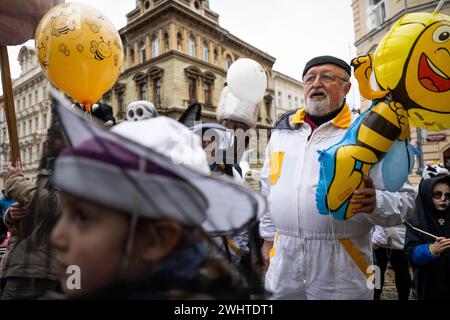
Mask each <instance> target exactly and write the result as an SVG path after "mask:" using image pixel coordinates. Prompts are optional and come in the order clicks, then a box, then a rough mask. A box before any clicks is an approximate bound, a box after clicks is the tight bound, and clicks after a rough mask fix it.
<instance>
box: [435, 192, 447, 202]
mask: <svg viewBox="0 0 450 320" xmlns="http://www.w3.org/2000/svg"><path fill="white" fill-rule="evenodd" d="M442 196H444V197H445V199H444V200H447V201H450V193H448V192H446V193H443V192H442V191H434V192H433V199H436V200H441V199H442Z"/></svg>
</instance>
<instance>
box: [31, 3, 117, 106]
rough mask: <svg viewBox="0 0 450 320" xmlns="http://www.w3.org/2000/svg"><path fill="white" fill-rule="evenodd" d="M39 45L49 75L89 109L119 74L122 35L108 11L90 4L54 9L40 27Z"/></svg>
mask: <svg viewBox="0 0 450 320" xmlns="http://www.w3.org/2000/svg"><path fill="white" fill-rule="evenodd" d="M35 46H36V52H37V54H38V61H39V65H40V67H41V69H42V71H43V72H44V74H45V75H46V76H47V78H48V79H49V80H50V81H51V82H52V83H53V85H55V86H56V87H58V88H59V89H60V90H62V91H64V92H65V93H66V94H68V95H69V96H70V97H72V98H73V99H74V100H76V101H77V102H79V103H81V104H84V105H85V106H86V108H87V109H88V110H90V106H91V105H92V104H93V103H96V102H97V101H98V100H99V99H100V98H101V97H102V95H103V94H104V93H105V92H106V91H108V90H109V89H110V88H111V87H112V86H113V85H114V83H115V82H116V81H117V78H118V77H119V73H120V66H121V64H122V60H123V53H122V41H121V39H120V36H119V34H118V32H117V31H116V29H115V28H114V25H113V24H112V23H111V22H110V21H109V20H108V19H107V18H106V16H105V15H104V14H102V13H101V12H100V11H98V10H97V9H94V8H92V7H90V6H88V5H85V4H80V3H64V4H60V5H58V6H56V7H53V8H52V9H50V10H49V11H48V12H47V13H46V14H45V15H44V16H43V17H42V19H41V21H40V22H39V25H38V27H37V29H36V33H35Z"/></svg>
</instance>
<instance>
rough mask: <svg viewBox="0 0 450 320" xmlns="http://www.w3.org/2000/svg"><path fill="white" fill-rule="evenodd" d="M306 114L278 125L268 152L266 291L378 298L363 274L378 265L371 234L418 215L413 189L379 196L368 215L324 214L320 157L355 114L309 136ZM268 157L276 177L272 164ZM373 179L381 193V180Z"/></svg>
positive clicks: (284, 295)
mask: <svg viewBox="0 0 450 320" xmlns="http://www.w3.org/2000/svg"><path fill="white" fill-rule="evenodd" d="M302 112H303V111H302V110H301V109H300V110H298V111H297V112H296V114H295V115H294V114H293V113H291V114H288V115H286V116H285V117H284V118H281V119H280V120H279V121H278V122H277V125H276V128H275V129H274V130H273V132H272V136H271V138H270V141H269V144H268V146H267V150H266V162H265V164H264V167H263V172H262V192H263V194H264V195H266V197H267V200H268V209H267V211H266V213H265V214H264V215H263V217H262V218H261V222H260V234H261V237H263V238H264V239H266V240H274V247H273V249H272V251H271V261H270V266H269V269H268V271H267V273H266V289H267V290H269V291H270V292H272V293H273V296H272V297H273V298H274V299H373V291H372V290H371V289H369V287H368V286H367V275H366V274H364V273H363V272H362V271H361V270H362V269H363V267H364V268H366V266H368V265H372V264H373V261H372V249H371V230H372V228H373V226H374V225H376V224H378V225H382V226H392V225H398V224H400V223H402V221H403V218H404V217H405V216H406V215H407V214H408V213H409V212H410V211H412V210H413V205H414V192H413V188H412V186H411V185H410V184H409V183H407V184H405V185H404V186H403V187H402V189H401V190H400V191H399V192H388V191H381V190H377V191H376V200H377V205H376V209H375V210H374V211H373V212H372V213H371V214H357V215H355V216H353V217H352V218H351V219H349V220H345V221H338V220H335V219H334V218H333V217H332V216H330V215H321V214H319V213H318V211H317V209H316V202H315V197H316V188H317V184H318V179H319V168H320V165H319V161H318V152H317V151H319V150H323V149H326V148H328V147H330V146H332V145H334V144H336V143H338V142H339V141H340V140H341V138H342V137H343V136H344V134H345V132H346V130H347V128H348V127H349V126H350V124H351V123H352V122H353V121H354V120H355V119H356V117H357V115H354V114H351V112H350V110H349V109H348V107H347V106H345V107H344V109H343V110H342V111H341V112H340V113H339V114H338V115H337V116H336V117H335V118H334V119H333V120H331V121H329V122H327V123H324V124H322V125H321V126H319V127H318V128H316V129H315V130H314V132H312V134H311V131H312V129H311V127H310V126H309V125H308V124H307V123H303V121H302V120H303V117H302ZM303 113H304V112H303ZM292 122H297V124H295V125H293V124H292ZM308 137H309V138H308ZM277 152H281V153H282V154H283V156H279V155H280V153H278V154H277ZM271 156H272V171H274V172H270V170H271V168H270V164H269V161H267V159H268V158H270V157H271ZM281 158H282V161H279V162H280V163H279V164H278V167H277V165H275V166H274V163H273V161H274V159H281ZM277 168H278V169H277ZM375 172H377V173H376V175H378V174H379V170H378V171H377V170H372V172H371V175H372V174H374V173H375ZM276 173H279V175H278V174H276ZM278 176H279V177H278ZM277 177H278V179H277ZM373 180H374V183H375V185H376V187H377V189H378V188H379V187H380V186H379V183H378V185H377V182H379V181H380V180H381V179H380V177H379V176H375V177H373ZM271 182H272V183H271ZM350 251H352V252H353V254H352V255H351V254H350V253H349V252H350ZM358 257H359V260H358ZM355 259H356V260H355ZM356 261H359V264H357V263H356Z"/></svg>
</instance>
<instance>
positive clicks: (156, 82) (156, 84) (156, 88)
mask: <svg viewBox="0 0 450 320" xmlns="http://www.w3.org/2000/svg"><path fill="white" fill-rule="evenodd" d="M153 99H154V101H155V104H156V105H157V106H160V105H161V79H160V78H157V79H153Z"/></svg>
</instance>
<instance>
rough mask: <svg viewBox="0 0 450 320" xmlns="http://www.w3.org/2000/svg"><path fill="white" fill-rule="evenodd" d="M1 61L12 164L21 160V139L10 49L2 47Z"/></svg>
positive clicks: (0, 47) (0, 50) (0, 48)
mask: <svg viewBox="0 0 450 320" xmlns="http://www.w3.org/2000/svg"><path fill="white" fill-rule="evenodd" d="M0 61H1V70H2V85H3V97H4V101H5V115H6V124H7V125H8V134H9V145H10V148H11V158H10V159H11V162H13V163H14V162H15V161H16V160H17V159H20V149H19V137H18V135H17V123H16V112H15V109H14V98H13V90H12V84H11V73H10V71H9V60H8V49H7V47H6V46H5V45H0Z"/></svg>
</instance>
